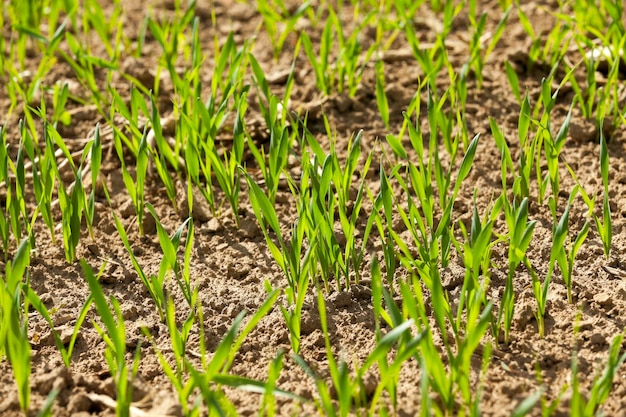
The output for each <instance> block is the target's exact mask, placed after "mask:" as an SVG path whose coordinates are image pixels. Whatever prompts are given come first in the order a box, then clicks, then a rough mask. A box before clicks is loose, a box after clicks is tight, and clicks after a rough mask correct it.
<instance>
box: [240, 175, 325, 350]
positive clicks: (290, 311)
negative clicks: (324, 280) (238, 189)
mask: <svg viewBox="0 0 626 417" xmlns="http://www.w3.org/2000/svg"><path fill="white" fill-rule="evenodd" d="M239 169H240V170H241V171H242V173H243V174H244V175H245V176H246V181H247V182H248V189H249V197H250V203H251V204H252V208H253V210H254V214H255V216H256V218H257V220H258V221H259V224H260V226H261V229H262V230H263V235H264V236H265V242H266V243H267V245H268V248H269V250H270V253H271V254H272V256H273V258H274V260H275V261H276V263H277V264H278V266H279V267H280V268H281V269H282V270H283V272H284V274H285V277H286V278H287V284H288V288H286V289H285V295H286V297H287V303H288V305H287V307H285V306H281V312H282V314H283V317H284V318H285V321H286V323H287V328H288V330H289V335H290V342H291V346H292V349H293V350H294V352H296V353H297V352H299V351H300V317H301V315H302V307H303V305H304V298H305V296H306V292H307V289H308V287H309V283H310V279H311V275H312V268H314V266H313V265H312V262H313V254H312V253H313V250H314V247H315V242H316V239H317V237H316V236H315V235H314V234H313V235H311V234H310V233H309V234H308V236H310V237H309V238H310V239H312V240H311V242H313V243H312V244H311V245H309V247H308V248H305V246H304V236H305V233H307V231H308V230H309V228H310V225H311V224H312V220H311V219H309V218H307V217H306V212H305V211H304V210H303V207H299V208H298V210H299V213H300V214H301V215H300V216H298V220H297V221H296V222H295V223H294V224H293V226H292V230H291V238H290V239H289V240H287V239H285V238H284V237H283V234H282V232H281V228H280V224H279V223H278V217H277V215H276V211H275V209H274V206H273V205H272V203H271V202H270V200H269V198H268V197H267V195H265V193H264V192H263V191H262V190H261V188H260V187H259V185H258V184H257V183H256V182H255V181H254V179H252V177H250V175H249V174H248V173H247V172H245V171H244V170H243V168H241V167H240V168H239ZM270 232H273V233H274V234H275V236H276V238H277V240H278V245H277V244H276V243H274V241H273V239H272V238H271V237H270V234H269V233H270ZM266 290H268V291H271V289H270V287H269V286H267V285H266Z"/></svg>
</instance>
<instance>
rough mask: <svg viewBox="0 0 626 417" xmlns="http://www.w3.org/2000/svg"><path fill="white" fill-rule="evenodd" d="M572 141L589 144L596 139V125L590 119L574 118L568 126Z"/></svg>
mask: <svg viewBox="0 0 626 417" xmlns="http://www.w3.org/2000/svg"><path fill="white" fill-rule="evenodd" d="M569 133H570V135H571V137H572V139H574V140H576V141H578V142H591V141H594V140H595V139H596V138H597V137H598V129H597V127H596V124H595V123H594V122H593V121H592V120H590V119H584V118H582V117H581V118H576V119H574V120H572V122H571V123H570V125H569Z"/></svg>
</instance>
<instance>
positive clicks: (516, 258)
mask: <svg viewBox="0 0 626 417" xmlns="http://www.w3.org/2000/svg"><path fill="white" fill-rule="evenodd" d="M501 199H502V203H503V206H504V215H505V218H506V224H507V227H508V230H509V233H508V238H507V239H508V242H509V254H508V258H509V259H508V273H507V278H506V285H505V288H504V294H503V295H502V301H501V303H500V310H499V311H498V318H497V323H496V326H495V328H494V329H493V330H494V333H495V335H496V337H498V336H499V333H500V328H501V326H502V325H503V324H504V343H507V344H508V343H509V339H510V333H511V325H512V323H513V313H514V310H515V294H514V292H513V278H514V276H515V271H516V269H517V267H518V266H519V265H520V264H521V263H522V262H523V261H524V263H525V264H526V261H525V260H527V258H526V251H527V250H528V247H529V246H530V242H531V239H532V236H533V232H534V229H535V224H536V221H534V220H533V221H528V205H529V201H528V199H527V198H525V199H523V200H522V202H521V203H518V202H517V201H515V200H514V201H513V204H511V203H509V201H508V200H507V199H506V197H505V196H504V195H503V196H502V197H501ZM531 271H532V269H531Z"/></svg>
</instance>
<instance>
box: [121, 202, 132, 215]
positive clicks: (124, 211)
mask: <svg viewBox="0 0 626 417" xmlns="http://www.w3.org/2000/svg"><path fill="white" fill-rule="evenodd" d="M134 214H135V206H134V205H133V202H132V201H131V200H127V201H126V202H125V203H122V205H121V206H120V215H121V216H122V217H123V218H125V219H127V218H129V217H130V216H132V215H134Z"/></svg>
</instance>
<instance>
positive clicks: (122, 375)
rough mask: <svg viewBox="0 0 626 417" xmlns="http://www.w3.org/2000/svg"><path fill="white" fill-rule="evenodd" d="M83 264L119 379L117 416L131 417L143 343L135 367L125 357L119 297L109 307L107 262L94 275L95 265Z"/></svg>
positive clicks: (111, 363)
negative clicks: (104, 275) (104, 285)
mask: <svg viewBox="0 0 626 417" xmlns="http://www.w3.org/2000/svg"><path fill="white" fill-rule="evenodd" d="M80 264H81V267H82V269H83V273H84V274H85V279H86V280H87V282H88V283H89V290H90V291H91V294H92V296H93V302H94V304H95V306H96V310H97V312H98V316H99V317H100V319H101V320H102V323H103V324H104V328H102V327H101V326H100V325H99V324H98V323H96V321H94V322H93V326H94V327H95V329H96V330H97V331H98V334H99V335H100V337H102V339H103V340H104V341H105V343H106V345H107V349H106V351H105V358H106V361H107V364H108V365H109V370H110V371H111V375H112V376H113V381H114V382H115V388H116V404H117V405H116V415H117V416H119V417H129V416H130V403H131V401H132V391H133V379H134V378H135V377H136V376H137V372H138V370H139V354H140V352H141V351H140V345H138V346H137V350H136V352H135V356H134V359H133V362H132V366H130V367H129V366H128V364H127V363H126V358H125V354H126V327H125V326H124V319H123V318H122V311H121V309H120V305H119V303H118V301H117V300H116V299H115V298H113V297H111V298H110V303H111V306H112V309H111V307H109V303H108V302H107V299H106V297H105V296H104V293H103V292H102V287H101V286H100V283H99V281H98V279H99V277H100V275H102V273H103V272H104V268H105V267H106V262H105V263H104V264H103V265H102V267H101V268H100V271H99V273H98V275H97V276H95V275H94V274H93V271H92V269H91V267H90V266H89V264H87V262H85V261H84V260H83V259H81V260H80Z"/></svg>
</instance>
